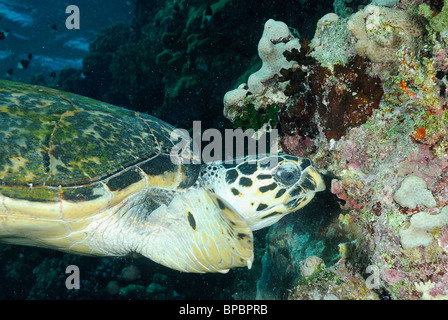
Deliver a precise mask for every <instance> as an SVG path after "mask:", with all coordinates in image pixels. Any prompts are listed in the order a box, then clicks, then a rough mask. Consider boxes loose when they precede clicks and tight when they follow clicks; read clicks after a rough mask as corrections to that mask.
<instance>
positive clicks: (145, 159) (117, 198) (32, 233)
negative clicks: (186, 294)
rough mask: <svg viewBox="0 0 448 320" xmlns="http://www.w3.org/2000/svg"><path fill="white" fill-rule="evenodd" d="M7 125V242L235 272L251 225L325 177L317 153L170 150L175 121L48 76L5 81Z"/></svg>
mask: <svg viewBox="0 0 448 320" xmlns="http://www.w3.org/2000/svg"><path fill="white" fill-rule="evenodd" d="M0 126H1V130H0V241H1V242H5V243H11V244H21V245H31V246H39V247H46V248H51V249H56V250H61V251H65V252H70V253H76V254H83V255H93V256H129V255H132V254H139V255H143V256H145V257H148V258H150V259H152V260H154V261H156V262H158V263H160V264H162V265H165V266H167V267H170V268H173V269H176V270H180V271H185V272H227V271H228V270H229V269H230V268H232V267H239V266H248V267H250V266H251V265H252V261H253V237H252V231H253V230H257V229H260V228H262V227H266V226H269V225H271V224H273V223H275V222H276V221H278V220H279V219H280V218H281V217H282V216H284V215H285V214H287V213H289V212H292V211H295V210H297V209H299V208H301V207H303V206H304V205H306V204H307V203H308V202H309V201H310V200H311V199H312V198H313V196H314V194H315V192H317V191H321V190H323V189H324V188H325V186H324V182H323V180H322V178H321V176H320V175H319V173H318V172H317V171H316V169H315V168H314V167H313V165H312V163H311V162H310V160H308V159H305V158H298V157H295V156H291V155H286V154H278V155H262V156H258V158H257V160H255V161H253V159H250V160H249V159H246V160H245V161H242V162H240V163H239V161H234V162H233V163H232V164H226V163H224V162H223V163H210V164H200V165H198V164H193V163H191V164H187V163H186V162H185V161H183V162H182V161H172V158H171V157H170V152H171V150H172V148H173V146H174V145H175V143H176V142H175V140H173V138H172V136H171V135H172V134H173V132H176V130H175V128H174V127H173V126H171V125H169V124H167V123H165V122H163V121H161V120H159V119H157V118H154V117H152V116H150V115H147V114H143V113H139V112H135V111H131V110H127V109H124V108H120V107H116V106H112V105H110V104H107V103H103V102H99V101H96V100H92V99H89V98H85V97H82V96H78V95H74V94H69V93H65V92H61V91H58V90H54V89H50V88H45V87H40V86H33V85H27V84H21V83H15V82H10V81H4V80H0ZM178 138H179V137H178ZM270 157H275V160H276V161H277V164H276V165H275V166H270V165H266V163H268V162H266V161H262V160H267V159H268V160H269V159H270ZM273 159H274V158H273Z"/></svg>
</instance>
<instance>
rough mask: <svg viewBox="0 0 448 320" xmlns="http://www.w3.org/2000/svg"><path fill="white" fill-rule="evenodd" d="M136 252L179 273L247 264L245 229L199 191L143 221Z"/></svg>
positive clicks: (247, 235)
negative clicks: (142, 236)
mask: <svg viewBox="0 0 448 320" xmlns="http://www.w3.org/2000/svg"><path fill="white" fill-rule="evenodd" d="M147 219H148V220H147V222H148V223H147V226H149V230H148V229H146V230H144V229H145V228H142V229H140V230H139V233H142V232H148V236H147V238H146V240H147V241H146V242H145V243H141V244H140V245H141V246H139V250H138V251H139V253H140V254H142V255H144V256H146V257H148V258H150V259H152V260H154V261H155V262H157V263H160V264H162V265H165V266H167V267H170V268H173V269H176V270H179V271H184V272H198V273H199V272H221V273H226V272H228V271H229V269H230V268H233V267H242V266H248V267H249V268H250V267H251V265H252V261H253V236H252V231H251V229H250V227H249V226H248V225H247V223H246V222H245V220H244V219H243V218H241V216H240V215H239V214H237V213H236V212H235V211H234V210H233V209H232V208H231V207H230V206H229V205H228V204H226V203H225V202H224V201H223V200H222V199H220V198H219V197H217V196H216V195H214V194H211V193H209V192H208V191H205V190H203V189H198V190H197V189H193V190H190V191H188V192H186V193H185V194H183V195H178V196H176V197H175V198H174V199H173V200H172V201H171V203H170V204H169V205H168V206H165V205H162V206H160V207H159V208H158V209H156V210H154V211H153V212H152V213H151V214H150V215H149V217H148V218H147Z"/></svg>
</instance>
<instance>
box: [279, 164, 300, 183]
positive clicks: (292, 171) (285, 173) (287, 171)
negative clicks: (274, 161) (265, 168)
mask: <svg viewBox="0 0 448 320" xmlns="http://www.w3.org/2000/svg"><path fill="white" fill-rule="evenodd" d="M275 176H276V177H277V179H278V180H279V182H280V183H281V184H283V185H286V186H290V185H293V184H294V183H296V182H297V181H298V180H299V179H300V171H299V170H298V168H297V167H296V166H295V165H293V164H292V163H286V164H284V165H281V166H279V167H278V169H277V171H276V172H275Z"/></svg>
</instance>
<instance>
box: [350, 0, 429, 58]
mask: <svg viewBox="0 0 448 320" xmlns="http://www.w3.org/2000/svg"><path fill="white" fill-rule="evenodd" d="M347 28H348V29H349V30H350V31H351V32H352V33H353V35H354V36H355V38H356V39H357V42H356V50H357V51H358V54H359V55H360V56H362V57H368V58H369V60H370V61H372V62H377V63H389V62H395V61H396V57H395V53H396V52H397V50H398V49H399V48H400V47H401V46H403V45H404V46H406V47H408V48H410V50H412V51H413V52H416V51H417V50H418V49H419V48H420V46H421V38H422V37H423V35H424V34H425V28H424V24H423V20H422V18H421V17H420V16H418V15H415V14H411V13H409V12H407V11H400V10H395V9H391V8H387V7H379V6H375V5H368V6H367V7H366V8H365V9H364V10H361V11H358V12H357V13H355V14H353V15H352V16H351V17H350V19H349V20H348V22H347Z"/></svg>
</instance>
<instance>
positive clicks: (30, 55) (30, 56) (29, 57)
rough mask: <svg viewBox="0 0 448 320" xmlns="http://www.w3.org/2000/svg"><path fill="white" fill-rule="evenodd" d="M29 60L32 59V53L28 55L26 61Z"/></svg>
mask: <svg viewBox="0 0 448 320" xmlns="http://www.w3.org/2000/svg"><path fill="white" fill-rule="evenodd" d="M31 59H33V54H32V53H28V60H30V61H31Z"/></svg>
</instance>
